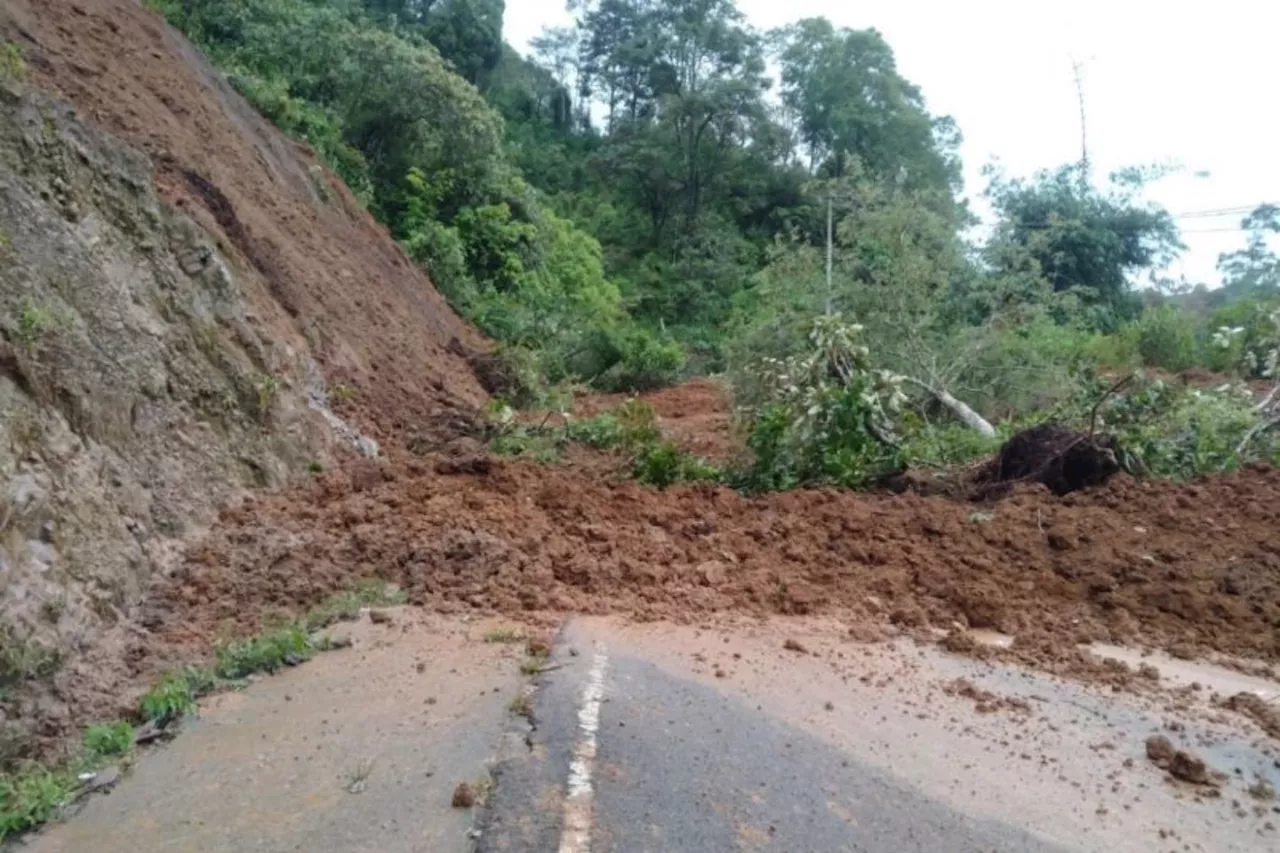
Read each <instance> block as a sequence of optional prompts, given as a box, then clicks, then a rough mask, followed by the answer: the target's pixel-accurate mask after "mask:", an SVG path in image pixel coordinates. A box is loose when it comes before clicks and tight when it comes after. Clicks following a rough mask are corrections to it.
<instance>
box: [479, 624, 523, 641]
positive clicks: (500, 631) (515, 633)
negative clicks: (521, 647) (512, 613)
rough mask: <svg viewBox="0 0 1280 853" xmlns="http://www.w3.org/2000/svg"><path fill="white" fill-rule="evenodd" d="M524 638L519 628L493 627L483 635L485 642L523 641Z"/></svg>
mask: <svg viewBox="0 0 1280 853" xmlns="http://www.w3.org/2000/svg"><path fill="white" fill-rule="evenodd" d="M525 639H526V637H525V635H524V632H523V631H521V630H520V629H519V628H495V629H494V630H492V631H490V632H488V633H487V634H485V635H484V641H485V642H486V643H523V642H524V641H525Z"/></svg>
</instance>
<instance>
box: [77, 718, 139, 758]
mask: <svg viewBox="0 0 1280 853" xmlns="http://www.w3.org/2000/svg"><path fill="white" fill-rule="evenodd" d="M81 740H82V742H83V743H84V751H85V753H86V754H88V755H91V756H93V757H95V758H102V759H107V758H118V757H119V756H121V755H126V754H128V752H129V750H131V749H133V726H132V725H130V724H129V723H128V722H126V721H124V720H116V721H115V722H111V723H94V724H93V725H91V726H89V727H88V728H87V729H85V730H84V736H83V737H82V738H81Z"/></svg>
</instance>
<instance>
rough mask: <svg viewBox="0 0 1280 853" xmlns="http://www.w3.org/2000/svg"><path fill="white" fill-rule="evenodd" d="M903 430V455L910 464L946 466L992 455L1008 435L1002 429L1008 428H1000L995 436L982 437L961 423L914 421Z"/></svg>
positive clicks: (935, 466)
mask: <svg viewBox="0 0 1280 853" xmlns="http://www.w3.org/2000/svg"><path fill="white" fill-rule="evenodd" d="M905 432H906V436H905V439H904V441H903V445H902V456H903V458H904V459H905V460H907V463H908V464H909V465H911V466H914V467H922V466H925V467H934V468H948V467H951V466H954V465H963V464H965V463H968V462H972V461H973V460H975V459H982V458H984V457H987V456H991V455H992V454H994V453H995V452H996V451H997V450H999V449H1000V445H1001V443H1003V442H1004V440H1005V439H1006V438H1007V437H1008V436H1007V435H1005V434H1004V433H1005V432H1009V430H1008V429H1007V428H1006V429H1005V430H1002V431H1001V434H999V435H997V436H996V437H995V438H985V437H984V436H983V435H982V434H981V433H978V432H977V431H975V430H973V429H971V428H970V427H967V426H964V425H963V424H955V423H948V424H944V425H942V426H926V425H924V424H921V423H916V424H913V425H912V427H911V428H908V429H906V430H905Z"/></svg>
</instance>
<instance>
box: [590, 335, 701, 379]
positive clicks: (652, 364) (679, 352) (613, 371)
mask: <svg viewBox="0 0 1280 853" xmlns="http://www.w3.org/2000/svg"><path fill="white" fill-rule="evenodd" d="M616 340H617V352H618V359H617V361H616V362H614V364H613V365H612V366H611V367H610V368H609V369H608V370H606V371H605V372H604V373H602V374H601V375H599V376H598V377H596V379H595V381H594V382H593V384H594V385H596V386H597V387H598V388H600V389H602V390H605V391H647V390H649V389H651V388H659V387H662V386H664V385H671V384H673V383H674V382H675V381H676V380H677V379H678V378H679V375H680V371H681V369H682V368H683V367H684V348H683V347H681V346H680V344H679V343H678V342H676V341H673V340H671V339H669V338H659V337H658V336H657V335H655V334H654V333H653V332H650V331H649V330H647V329H643V328H640V327H638V326H634V327H632V328H630V329H627V330H626V331H624V332H622V333H619V334H618V335H617V336H616Z"/></svg>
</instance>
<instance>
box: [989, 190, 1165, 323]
mask: <svg viewBox="0 0 1280 853" xmlns="http://www.w3.org/2000/svg"><path fill="white" fill-rule="evenodd" d="M990 174H991V175H992V180H991V184H990V186H989V188H988V190H987V197H988V198H989V199H990V201H991V203H992V204H993V205H994V206H995V208H996V211H997V212H998V213H999V215H1000V223H999V226H998V228H997V233H996V235H995V237H994V238H993V240H992V243H991V245H992V248H993V250H994V249H997V248H999V249H1001V250H1003V249H1005V248H1007V247H1008V246H1009V245H1010V244H1012V245H1014V246H1017V247H1018V248H1019V249H1021V251H1022V252H1023V253H1024V255H1025V257H1026V258H1027V259H1029V260H1030V261H1031V262H1033V263H1034V264H1035V267H1036V269H1037V270H1038V271H1039V273H1040V274H1041V275H1043V276H1044V278H1045V279H1046V280H1047V281H1048V282H1049V284H1050V285H1051V286H1052V288H1053V290H1054V292H1056V293H1066V292H1074V293H1077V294H1078V295H1079V297H1080V299H1081V300H1082V301H1083V302H1084V303H1085V304H1087V305H1089V306H1092V307H1093V308H1095V309H1097V310H1096V312H1095V313H1094V315H1093V318H1092V324H1091V325H1093V326H1094V327H1095V328H1099V329H1102V330H1104V331H1105V330H1109V329H1113V328H1115V326H1116V325H1117V324H1118V323H1119V322H1120V321H1122V320H1124V319H1125V318H1127V317H1130V316H1132V315H1133V314H1134V313H1135V312H1136V309H1137V304H1136V302H1135V300H1134V299H1133V297H1132V294H1131V292H1130V285H1129V276H1130V275H1132V274H1133V273H1136V272H1138V271H1141V270H1146V269H1152V268H1158V267H1160V266H1163V265H1164V264H1166V263H1167V262H1168V261H1169V260H1171V259H1172V258H1173V257H1174V255H1175V254H1176V252H1177V251H1178V250H1180V249H1181V248H1182V244H1181V242H1180V241H1179V239H1178V231H1177V227H1176V226H1175V224H1174V221H1173V219H1172V217H1170V216H1169V214H1168V212H1167V211H1165V210H1164V209H1162V208H1158V207H1155V206H1152V205H1148V204H1143V203H1141V202H1140V201H1139V198H1138V194H1139V192H1140V191H1141V189H1142V187H1143V186H1144V184H1145V183H1146V182H1147V180H1148V179H1149V177H1151V176H1149V175H1147V174H1146V173H1144V172H1143V171H1141V170H1136V169H1130V170H1126V171H1122V172H1119V173H1117V174H1116V175H1113V176H1112V180H1111V183H1110V185H1109V186H1108V187H1107V188H1106V189H1105V190H1099V189H1097V188H1095V187H1094V186H1092V185H1091V184H1090V183H1089V182H1088V180H1087V176H1085V175H1083V174H1082V172H1081V170H1080V168H1079V167H1078V166H1074V165H1073V166H1064V167H1062V168H1059V169H1057V170H1053V171H1043V172H1040V173H1038V174H1037V175H1036V176H1035V178H1033V179H1032V180H1030V181H1025V180H1018V179H1010V178H1008V177H1005V176H1003V175H1001V174H999V173H996V172H992V173H990ZM1009 258H1010V255H1009V254H1008V253H1007V252H1003V251H1001V252H998V253H997V252H993V253H991V257H990V260H991V261H992V262H994V263H999V264H1002V265H1003V266H1004V269H1005V270H1006V271H1009V270H1010V269H1011V267H1010V266H1009Z"/></svg>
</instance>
